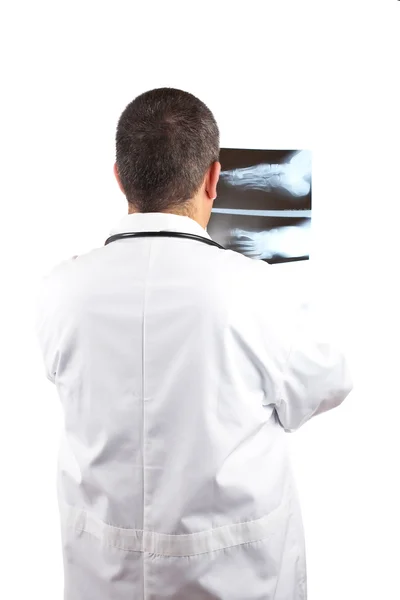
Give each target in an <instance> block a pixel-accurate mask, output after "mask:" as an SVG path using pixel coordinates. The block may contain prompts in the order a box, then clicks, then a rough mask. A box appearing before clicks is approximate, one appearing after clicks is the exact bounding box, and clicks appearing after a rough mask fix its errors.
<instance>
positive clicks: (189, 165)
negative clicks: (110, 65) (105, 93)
mask: <svg viewBox="0 0 400 600" xmlns="http://www.w3.org/2000/svg"><path fill="white" fill-rule="evenodd" d="M218 157H219V131H218V126H217V123H216V121H215V119H214V117H213V114H212V113H211V111H210V110H209V108H208V107H207V106H206V105H205V104H204V103H203V102H201V100H199V99H198V98H196V97H195V96H193V95H192V94H189V93H188V92H184V91H182V90H177V89H173V88H159V89H155V90H150V91H148V92H145V93H144V94H141V95H140V96H137V98H135V99H134V100H133V101H132V102H131V103H130V104H128V106H127V107H126V108H125V110H124V112H123V113H122V115H121V117H120V119H119V121H118V126H117V133H116V165H117V169H118V175H119V180H120V183H121V185H122V187H123V190H124V192H125V195H126V198H127V200H128V202H129V203H130V204H131V205H132V207H133V208H134V210H135V211H137V212H165V211H169V210H171V211H172V210H176V211H177V212H183V213H184V212H185V210H186V209H187V208H188V206H189V202H190V200H191V199H192V198H193V196H194V195H195V193H196V192H197V190H198V189H199V188H200V186H201V185H202V182H203V179H204V176H205V174H206V172H207V169H208V168H209V167H210V165H211V164H212V163H213V162H215V161H218Z"/></svg>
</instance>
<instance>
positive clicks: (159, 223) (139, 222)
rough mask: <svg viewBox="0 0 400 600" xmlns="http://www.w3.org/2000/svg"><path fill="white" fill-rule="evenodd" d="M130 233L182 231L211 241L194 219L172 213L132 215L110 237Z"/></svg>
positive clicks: (117, 225)
mask: <svg viewBox="0 0 400 600" xmlns="http://www.w3.org/2000/svg"><path fill="white" fill-rule="evenodd" d="M129 231H181V232H183V233H193V234H195V235H200V236H202V237H205V238H208V239H211V237H210V236H209V235H208V233H207V231H206V230H205V229H204V228H203V227H202V226H201V225H200V224H199V223H197V221H195V220H194V219H191V218H190V217H184V216H182V215H175V214H172V213H130V214H127V215H125V216H124V217H123V218H122V219H120V220H119V221H118V223H116V224H115V225H114V227H113V228H112V229H111V230H110V236H111V235H115V234H117V233H127V232H129Z"/></svg>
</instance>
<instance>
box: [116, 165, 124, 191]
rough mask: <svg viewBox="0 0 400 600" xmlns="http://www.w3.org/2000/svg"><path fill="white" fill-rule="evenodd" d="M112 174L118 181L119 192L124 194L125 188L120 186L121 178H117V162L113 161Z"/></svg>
mask: <svg viewBox="0 0 400 600" xmlns="http://www.w3.org/2000/svg"><path fill="white" fill-rule="evenodd" d="M114 175H115V179H116V180H117V182H118V185H119V189H120V190H121V192H122V193H123V194H124V195H125V190H124V188H123V187H122V183H121V180H120V178H119V173H118V167H117V163H114Z"/></svg>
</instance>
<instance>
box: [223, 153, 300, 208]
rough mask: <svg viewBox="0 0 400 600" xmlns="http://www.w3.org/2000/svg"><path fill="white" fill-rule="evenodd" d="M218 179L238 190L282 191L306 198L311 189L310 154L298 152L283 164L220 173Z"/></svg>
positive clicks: (254, 166)
mask: <svg viewBox="0 0 400 600" xmlns="http://www.w3.org/2000/svg"><path fill="white" fill-rule="evenodd" d="M220 177H221V180H222V181H223V182H224V183H226V184H228V185H232V186H235V187H238V188H243V189H246V188H251V189H258V190H263V191H272V190H274V189H284V190H286V191H288V192H289V193H290V194H292V196H299V197H300V196H307V194H309V193H310V189H311V152H309V151H308V150H300V152H297V153H296V154H294V155H293V156H292V158H291V159H290V161H289V162H286V163H283V164H268V163H263V164H259V165H253V166H251V167H242V168H238V169H230V170H226V171H222V172H221V175H220Z"/></svg>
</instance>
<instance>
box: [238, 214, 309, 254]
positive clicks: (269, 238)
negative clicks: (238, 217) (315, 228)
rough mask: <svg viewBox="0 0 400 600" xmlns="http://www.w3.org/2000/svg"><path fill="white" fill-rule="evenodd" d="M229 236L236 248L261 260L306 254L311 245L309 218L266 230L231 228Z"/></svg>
mask: <svg viewBox="0 0 400 600" xmlns="http://www.w3.org/2000/svg"><path fill="white" fill-rule="evenodd" d="M231 236H232V239H233V240H234V243H235V246H236V247H237V248H238V250H239V251H240V252H242V254H245V255H246V256H249V257H251V258H258V259H261V260H262V259H268V258H272V257H273V256H282V257H284V258H291V257H293V256H308V255H309V254H310V245H311V219H307V221H304V223H301V224H300V225H289V226H287V227H277V228H275V229H269V230H267V231H246V230H244V229H232V231H231Z"/></svg>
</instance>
